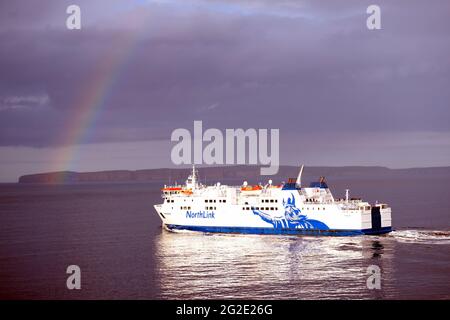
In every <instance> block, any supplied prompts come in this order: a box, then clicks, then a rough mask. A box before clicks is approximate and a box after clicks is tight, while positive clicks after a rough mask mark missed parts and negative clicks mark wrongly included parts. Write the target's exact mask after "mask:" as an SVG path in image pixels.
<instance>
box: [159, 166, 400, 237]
mask: <svg viewBox="0 0 450 320" xmlns="http://www.w3.org/2000/svg"><path fill="white" fill-rule="evenodd" d="M302 173H303V166H302V167H301V169H300V172H299V174H298V177H297V179H289V180H288V182H287V183H283V184H280V185H274V184H273V183H272V180H269V181H268V182H267V184H265V185H249V184H248V183H247V182H246V181H244V182H243V184H242V185H241V186H227V185H222V184H220V183H217V184H215V185H211V186H206V185H203V184H201V183H199V181H198V177H197V171H196V169H195V167H193V169H192V172H191V174H190V175H189V177H188V179H187V180H186V183H185V184H184V185H172V186H164V188H163V189H162V192H163V194H162V197H163V199H164V201H163V203H162V204H157V205H155V209H156V211H157V212H158V214H159V216H160V218H161V220H162V223H163V226H164V227H165V228H166V229H168V230H171V231H177V230H190V231H200V232H220V233H251V234H290V235H297V234H301V235H334V236H348V235H361V234H383V233H388V232H390V231H392V226H391V208H390V207H389V206H388V205H387V204H385V203H376V204H372V205H371V204H370V203H368V202H366V201H363V200H361V199H354V198H352V199H350V198H349V193H348V190H347V191H346V197H345V198H343V199H335V198H334V197H333V195H332V193H331V191H330V188H329V187H328V185H327V183H326V181H325V178H323V177H321V178H320V179H319V180H318V181H317V182H313V183H311V184H310V185H309V186H308V187H304V186H303V185H302V181H301V177H302Z"/></svg>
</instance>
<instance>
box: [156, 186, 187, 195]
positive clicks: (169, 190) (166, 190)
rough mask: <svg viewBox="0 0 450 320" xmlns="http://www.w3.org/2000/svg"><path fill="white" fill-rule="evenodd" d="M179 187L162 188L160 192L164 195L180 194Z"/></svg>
mask: <svg viewBox="0 0 450 320" xmlns="http://www.w3.org/2000/svg"><path fill="white" fill-rule="evenodd" d="M181 190H182V189H181V187H166V188H162V189H161V191H162V192H164V194H174V193H179V192H181Z"/></svg>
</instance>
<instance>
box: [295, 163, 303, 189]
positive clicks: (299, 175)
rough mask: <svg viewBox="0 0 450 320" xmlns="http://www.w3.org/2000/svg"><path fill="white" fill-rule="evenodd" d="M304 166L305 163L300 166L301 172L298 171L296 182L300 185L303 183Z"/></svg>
mask: <svg viewBox="0 0 450 320" xmlns="http://www.w3.org/2000/svg"><path fill="white" fill-rule="evenodd" d="M303 167H304V165H302V166H301V167H300V172H299V173H298V176H297V181H296V184H297V185H298V186H299V187H300V186H301V185H302V173H303Z"/></svg>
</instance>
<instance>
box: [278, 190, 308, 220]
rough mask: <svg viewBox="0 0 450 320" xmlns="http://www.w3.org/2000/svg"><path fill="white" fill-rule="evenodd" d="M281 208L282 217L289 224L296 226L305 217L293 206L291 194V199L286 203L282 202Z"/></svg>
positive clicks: (293, 199)
mask: <svg viewBox="0 0 450 320" xmlns="http://www.w3.org/2000/svg"><path fill="white" fill-rule="evenodd" d="M283 206H284V215H285V217H286V219H287V220H289V222H290V223H293V224H296V223H299V222H300V221H302V220H305V219H306V216H305V215H303V214H301V213H302V212H301V210H300V209H299V208H297V207H296V206H295V198H294V195H293V194H291V197H290V198H288V199H287V201H285V200H283Z"/></svg>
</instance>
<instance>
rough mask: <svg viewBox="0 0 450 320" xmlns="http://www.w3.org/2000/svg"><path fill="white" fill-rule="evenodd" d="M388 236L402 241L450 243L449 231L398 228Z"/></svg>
mask: <svg viewBox="0 0 450 320" xmlns="http://www.w3.org/2000/svg"><path fill="white" fill-rule="evenodd" d="M390 236H391V237H394V238H395V240H397V241H400V242H404V243H423V244H450V231H439V230H399V231H393V232H391V233H390Z"/></svg>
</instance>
